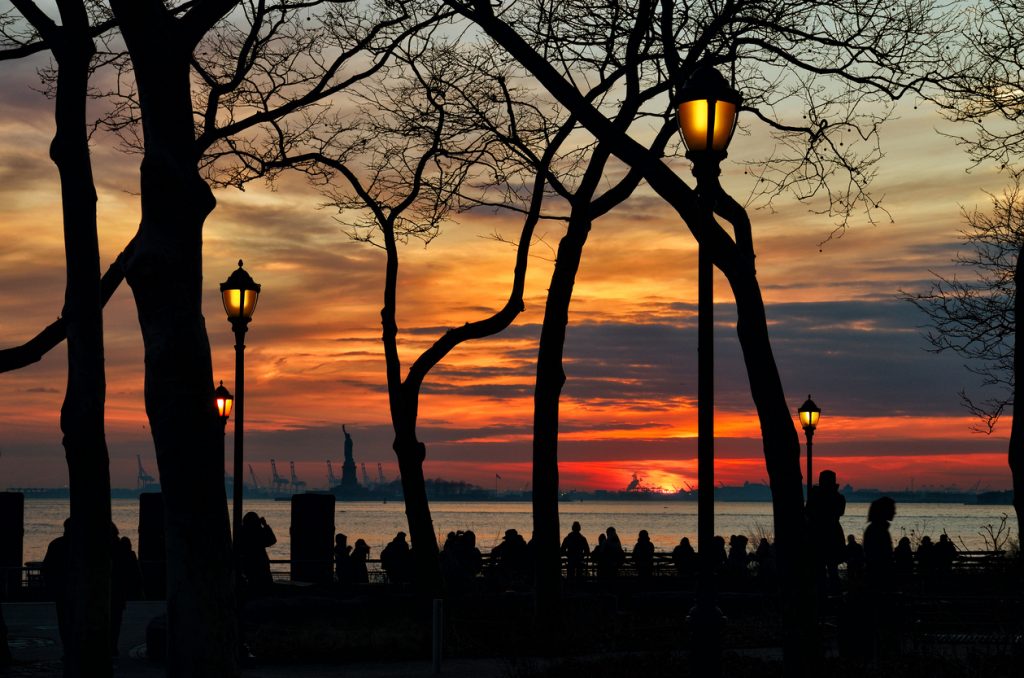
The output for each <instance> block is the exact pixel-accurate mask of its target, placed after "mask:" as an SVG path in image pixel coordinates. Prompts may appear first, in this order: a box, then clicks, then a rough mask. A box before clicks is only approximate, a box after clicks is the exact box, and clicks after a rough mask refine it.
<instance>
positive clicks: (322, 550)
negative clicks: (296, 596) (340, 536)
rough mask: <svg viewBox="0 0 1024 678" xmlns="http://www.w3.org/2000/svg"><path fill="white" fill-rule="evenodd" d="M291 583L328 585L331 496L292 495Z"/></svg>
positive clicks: (331, 556)
mask: <svg viewBox="0 0 1024 678" xmlns="http://www.w3.org/2000/svg"><path fill="white" fill-rule="evenodd" d="M289 534H290V535H291V561H292V567H291V576H292V581H302V582H310V583H314V584H330V583H331V582H332V581H333V580H334V577H333V572H334V495H332V494H296V495H292V524H291V527H290V528H289Z"/></svg>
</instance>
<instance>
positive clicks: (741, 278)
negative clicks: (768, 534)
mask: <svg viewBox="0 0 1024 678" xmlns="http://www.w3.org/2000/svg"><path fill="white" fill-rule="evenodd" d="M728 280H729V284H730V285H731V287H732V291H733V295H734V296H735V298H736V315H737V318H738V320H737V323H736V333H737V335H738V337H739V341H740V347H741V349H742V350H743V361H744V364H745V365H746V368H747V379H748V381H749V383H750V394H751V396H752V397H753V399H754V405H755V407H756V408H757V415H758V420H759V421H760V424H761V441H762V445H763V449H764V458H765V466H766V467H767V470H768V478H769V483H770V485H771V490H772V513H773V518H774V528H775V551H776V558H777V561H778V566H779V573H780V577H781V582H780V583H781V587H780V588H781V603H782V614H783V633H784V637H783V650H784V652H783V657H784V661H785V664H786V666H785V674H786V675H788V676H803V675H814V673H815V672H816V671H817V670H818V668H819V662H820V659H821V656H822V649H821V643H820V634H819V633H818V625H817V601H816V597H815V589H814V581H815V579H814V576H813V573H812V570H811V559H810V553H809V550H808V542H807V534H806V530H805V527H804V525H805V523H804V513H803V510H804V507H803V483H802V476H801V474H800V439H799V436H798V435H797V433H796V429H795V428H794V426H793V420H792V416H791V414H790V412H789V407H788V406H787V404H786V396H785V393H784V392H783V389H782V380H781V379H780V377H779V372H778V368H777V367H776V364H775V356H774V355H773V354H772V347H771V341H770V340H769V337H768V322H767V319H766V316H765V309H764V300H763V299H762V297H761V289H760V286H759V285H758V282H757V276H756V274H755V273H754V268H753V259H752V258H750V259H749V260H748V263H746V264H743V265H740V266H737V267H736V269H733V270H732V272H731V274H730V275H729V276H728Z"/></svg>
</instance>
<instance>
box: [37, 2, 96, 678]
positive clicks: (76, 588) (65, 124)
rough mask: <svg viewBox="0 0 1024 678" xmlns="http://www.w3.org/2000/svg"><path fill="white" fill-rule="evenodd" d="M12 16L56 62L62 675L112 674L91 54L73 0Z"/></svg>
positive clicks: (81, 12) (82, 15)
mask: <svg viewBox="0 0 1024 678" xmlns="http://www.w3.org/2000/svg"><path fill="white" fill-rule="evenodd" d="M17 4H18V6H19V9H20V10H21V11H22V12H23V13H24V14H25V16H26V18H27V19H28V20H29V21H30V22H32V23H33V25H34V26H36V28H37V29H38V30H39V32H40V34H41V35H42V36H43V39H44V40H45V41H46V43H47V44H48V46H49V47H50V49H51V51H52V53H53V55H54V58H55V60H56V61H57V65H58V68H57V85H56V96H55V102H54V103H55V113H54V115H55V122H56V133H55V135H54V138H53V141H52V142H51V144H50V158H51V159H52V160H53V162H54V164H55V165H56V166H57V171H58V174H59V176H60V182H61V209H62V218H63V223H64V252H65V261H66V268H67V284H66V288H65V293H64V311H63V314H62V316H63V320H64V325H65V328H66V332H67V342H68V382H67V390H66V393H65V396H64V403H63V405H62V407H61V414H60V426H61V432H62V433H63V441H62V442H63V445H64V452H65V457H66V459H67V464H68V486H69V488H70V513H71V527H70V530H69V532H70V542H71V543H70V553H69V558H70V562H69V563H68V567H67V575H68V586H69V590H70V610H69V619H70V621H71V624H70V635H69V645H68V646H67V647H65V648H64V655H65V658H66V659H65V661H64V663H63V667H64V668H63V672H64V675H65V676H70V677H76V678H77V677H78V676H89V677H90V678H92V677H93V676H96V677H99V678H102V677H103V676H110V675H111V671H112V666H111V656H110V650H111V641H110V587H111V582H110V556H111V533H110V525H111V520H110V468H109V466H110V463H109V457H108V452H107V443H106V436H105V431H104V403H105V400H106V377H105V371H104V361H103V302H102V300H101V293H100V284H99V281H100V256H99V240H98V235H97V223H96V190H95V186H94V183H93V175H92V164H91V161H90V157H89V140H88V132H87V123H86V101H87V95H88V85H89V67H90V60H91V58H92V55H93V54H94V52H95V48H94V46H93V42H92V39H91V37H90V36H89V19H88V16H87V14H86V10H85V6H84V4H83V3H82V2H81V1H80V0H59V1H58V2H57V7H58V10H59V12H60V16H61V23H62V26H60V27H58V26H57V25H56V24H55V23H53V22H52V21H51V20H50V19H49V18H48V17H46V16H44V15H42V13H41V12H39V10H38V9H37V8H36V6H35V5H34V4H33V3H29V2H19V3H17Z"/></svg>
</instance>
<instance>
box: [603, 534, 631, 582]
mask: <svg viewBox="0 0 1024 678" xmlns="http://www.w3.org/2000/svg"><path fill="white" fill-rule="evenodd" d="M605 537H606V539H605V542H604V551H603V552H602V554H601V558H602V559H603V560H604V564H605V570H606V572H607V575H608V576H609V577H616V576H618V574H619V568H620V567H622V564H623V563H624V562H626V552H625V551H623V550H622V542H621V541H620V540H619V533H618V532H616V531H615V528H614V527H609V528H608V529H607V530H605Z"/></svg>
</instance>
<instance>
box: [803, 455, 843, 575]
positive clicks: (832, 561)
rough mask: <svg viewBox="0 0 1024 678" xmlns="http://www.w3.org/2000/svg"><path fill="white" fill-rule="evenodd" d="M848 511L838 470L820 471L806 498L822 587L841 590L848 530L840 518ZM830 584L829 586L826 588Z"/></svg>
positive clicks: (815, 557) (808, 519)
mask: <svg viewBox="0 0 1024 678" xmlns="http://www.w3.org/2000/svg"><path fill="white" fill-rule="evenodd" d="M844 513H846V497H844V496H843V495H842V494H841V493H840V492H839V484H838V483H837V482H836V472H835V471H831V470H827V469H826V470H824V471H822V472H821V473H819V474H818V484H817V486H815V487H812V488H811V492H810V496H808V498H807V522H808V528H809V530H810V537H811V548H812V549H813V557H814V567H815V571H816V573H817V576H818V582H819V590H820V591H821V592H822V593H824V592H825V591H826V590H827V591H828V592H829V593H838V592H839V563H841V562H843V560H844V557H845V550H846V549H845V547H846V541H845V532H843V526H842V525H840V523H839V519H840V518H841V517H842V516H843V514H844ZM826 587H827V588H826Z"/></svg>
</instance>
